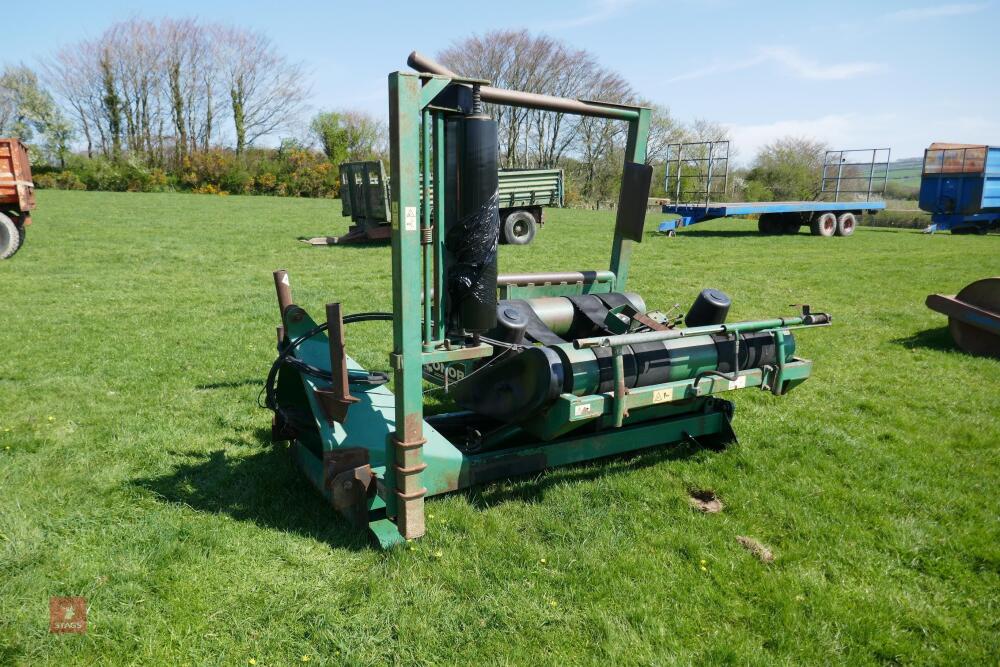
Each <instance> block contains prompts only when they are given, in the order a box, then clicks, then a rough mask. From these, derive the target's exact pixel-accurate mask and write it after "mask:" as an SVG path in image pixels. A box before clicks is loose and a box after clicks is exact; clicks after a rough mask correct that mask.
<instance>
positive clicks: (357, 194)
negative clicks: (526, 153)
mask: <svg viewBox="0 0 1000 667" xmlns="http://www.w3.org/2000/svg"><path fill="white" fill-rule="evenodd" d="M499 180H500V189H499V193H500V237H499V238H500V242H501V243H508V244H511V245H526V244H528V243H531V240H532V239H533V238H535V233H536V232H537V231H538V228H539V227H541V226H542V225H543V224H545V216H544V212H545V208H546V207H558V208H562V206H563V170H562V169H501V170H500V172H499ZM431 183H432V186H431V193H430V197H431V202H432V203H433V200H434V188H433V180H431ZM389 200H390V193H389V180H388V179H387V178H386V174H385V168H384V167H383V165H382V161H381V160H371V161H362V162H343V163H341V165H340V201H341V214H342V215H343V216H344V217H349V218H351V221H352V223H353V224H352V225H351V227H350V229H349V230H348V232H347V234H345V235H343V236H317V237H315V238H311V239H303V240H304V241H306V242H307V243H309V244H310V245H317V246H325V245H342V244H345V243H364V242H368V241H377V240H388V239H389V237H390V236H391V227H392V214H391V212H390V208H389Z"/></svg>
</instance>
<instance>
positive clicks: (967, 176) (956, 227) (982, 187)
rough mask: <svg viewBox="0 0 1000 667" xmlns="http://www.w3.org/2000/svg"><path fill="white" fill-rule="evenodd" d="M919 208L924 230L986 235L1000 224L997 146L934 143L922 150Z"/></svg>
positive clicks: (999, 182) (999, 157)
mask: <svg viewBox="0 0 1000 667" xmlns="http://www.w3.org/2000/svg"><path fill="white" fill-rule="evenodd" d="M920 208H921V210H924V211H927V212H928V213H930V214H931V224H930V226H929V227H927V229H925V230H924V231H925V232H928V233H931V232H935V231H938V230H946V229H947V230H951V233H952V234H970V233H977V234H985V233H987V232H988V231H989V230H990V229H997V228H998V227H1000V146H986V145H983V144H945V143H934V144H931V146H930V148H928V149H927V150H925V151H924V166H923V169H922V171H921V175H920Z"/></svg>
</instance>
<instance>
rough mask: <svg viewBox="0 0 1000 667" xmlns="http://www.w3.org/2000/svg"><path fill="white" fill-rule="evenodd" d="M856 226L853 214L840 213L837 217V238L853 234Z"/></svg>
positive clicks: (856, 222) (856, 220)
mask: <svg viewBox="0 0 1000 667" xmlns="http://www.w3.org/2000/svg"><path fill="white" fill-rule="evenodd" d="M857 226H858V219H857V218H856V217H855V216H854V214H853V213H851V212H850V211H848V212H847V213H841V214H840V215H839V216H838V217H837V236H850V235H851V234H853V233H854V228H855V227H857Z"/></svg>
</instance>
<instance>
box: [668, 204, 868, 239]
mask: <svg viewBox="0 0 1000 667" xmlns="http://www.w3.org/2000/svg"><path fill="white" fill-rule="evenodd" d="M883 209H885V202H882V201H868V202H856V201H840V202H831V201H768V202H725V203H717V202H712V203H709V204H664V205H663V207H662V212H663V213H673V214H675V215H679V216H680V218H679V219H676V220H665V221H664V222H662V223H660V227H659V230H660V231H661V232H665V233H667V234H670V233H671V232H674V231H676V230H677V229H680V228H681V227H687V226H688V225H694V224H697V223H699V222H703V221H705V220H716V219H718V218H734V217H745V216H748V215H756V216H760V217H759V218H758V219H757V221H758V222H757V224H758V229H759V231H760V232H761V233H762V234H778V233H797V232H798V231H799V228H800V227H801V226H803V225H809V227H810V230H811V231H812V233H813V234H815V235H817V236H833V235H834V234H839V235H841V236H850V235H851V234H852V233H853V232H854V227H855V226H856V225H857V217H858V216H860V215H862V214H864V213H874V212H876V211H881V210H883ZM847 214H850V215H851V216H853V219H851V218H850V217H848V215H847Z"/></svg>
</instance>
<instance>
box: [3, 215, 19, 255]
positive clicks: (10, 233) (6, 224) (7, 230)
mask: <svg viewBox="0 0 1000 667" xmlns="http://www.w3.org/2000/svg"><path fill="white" fill-rule="evenodd" d="M23 238H24V237H23V236H22V235H21V230H20V229H18V227H17V225H15V224H14V221H13V220H11V219H10V218H8V217H7V216H6V215H4V214H3V213H0V259H8V258H9V257H13V256H14V253H15V252H17V250H18V248H20V247H21V241H22V240H23Z"/></svg>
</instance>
